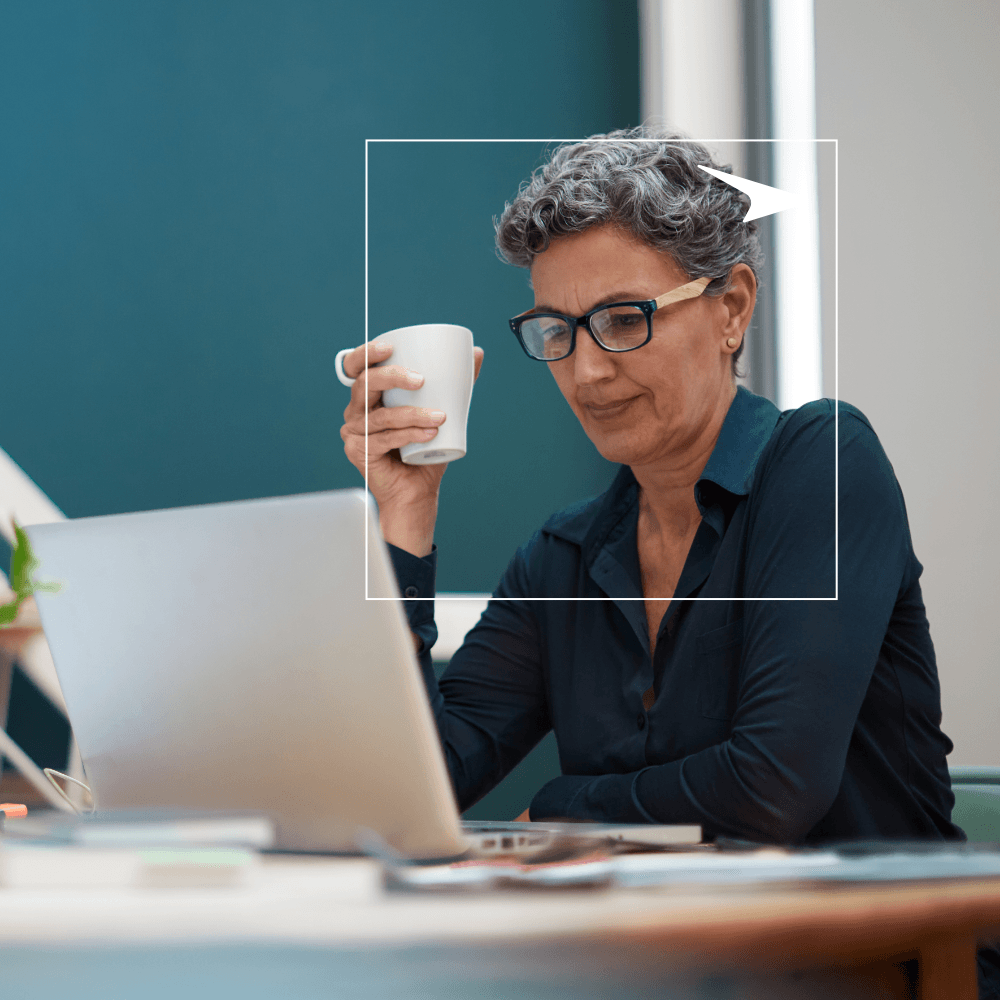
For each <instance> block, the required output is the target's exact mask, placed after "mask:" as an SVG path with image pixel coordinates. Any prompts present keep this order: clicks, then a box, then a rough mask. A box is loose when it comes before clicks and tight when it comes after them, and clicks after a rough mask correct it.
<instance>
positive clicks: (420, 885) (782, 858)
mask: <svg viewBox="0 0 1000 1000" xmlns="http://www.w3.org/2000/svg"><path fill="white" fill-rule="evenodd" d="M837 861H838V857H837V855H836V854H834V853H832V852H829V853H825V852H824V853H818V854H809V855H794V854H791V853H790V852H787V851H781V850H771V849H765V850H760V851H753V852H747V853H743V852H741V853H739V854H735V853H728V852H726V853H722V852H720V853H705V852H697V853H691V854H687V853H681V852H677V853H675V852H669V853H645V854H622V855H608V854H607V853H601V854H599V855H595V854H592V855H588V856H585V857H582V858H575V859H572V860H568V861H555V862H549V863H545V864H516V863H511V862H502V861H465V862H462V861H460V862H456V863H454V864H451V865H431V866H427V867H402V868H401V867H399V866H392V867H391V870H389V872H388V875H389V884H390V885H391V886H395V887H397V888H410V889H485V888H525V887H549V888H570V887H574V886H581V887H582V886H592V887H599V886H612V885H616V886H643V885H661V884H666V883H673V882H758V881H768V880H775V879H787V878H804V877H812V873H813V872H815V871H817V870H821V869H823V868H827V867H829V866H832V865H836V863H837Z"/></svg>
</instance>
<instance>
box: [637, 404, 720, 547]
mask: <svg viewBox="0 0 1000 1000" xmlns="http://www.w3.org/2000/svg"><path fill="white" fill-rule="evenodd" d="M735 396H736V387H735V385H734V386H733V389H732V392H731V393H730V394H728V396H726V397H724V398H723V399H721V400H720V405H719V406H718V407H717V408H716V409H715V410H714V411H713V413H712V414H711V416H710V418H709V419H708V420H707V421H705V423H704V425H703V427H702V428H701V429H700V430H699V432H698V434H697V436H696V437H695V438H694V439H693V441H692V442H691V443H690V444H689V445H688V446H687V447H686V448H685V450H684V452H683V453H681V454H674V455H668V456H666V457H665V458H663V459H661V460H659V461H657V462H652V463H650V464H649V465H642V466H632V474H633V475H634V476H635V479H636V482H637V483H638V484H639V519H640V524H641V526H642V528H643V530H644V533H645V534H646V535H647V537H652V538H658V539H661V540H662V541H664V542H668V541H670V540H675V539H681V538H686V537H687V536H688V535H689V534H690V533H691V532H692V531H693V530H694V528H695V527H696V526H697V524H698V522H699V521H700V520H701V514H700V512H699V510H698V505H697V503H695V499H694V486H695V483H697V482H698V480H699V478H700V477H701V474H702V472H703V471H704V470H705V466H706V465H707V464H708V460H709V458H710V457H711V455H712V450H713V449H714V448H715V444H716V442H717V441H718V439H719V433H720V431H721V430H722V424H723V422H724V421H725V419H726V414H727V413H728V412H729V407H730V405H731V403H732V401H733V399H734V398H735Z"/></svg>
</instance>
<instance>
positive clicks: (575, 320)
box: [507, 278, 712, 363]
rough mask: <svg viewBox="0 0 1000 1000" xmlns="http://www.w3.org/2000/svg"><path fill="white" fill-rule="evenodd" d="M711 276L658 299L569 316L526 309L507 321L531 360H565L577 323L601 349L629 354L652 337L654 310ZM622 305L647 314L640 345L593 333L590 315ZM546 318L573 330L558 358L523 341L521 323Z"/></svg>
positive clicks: (687, 295)
mask: <svg viewBox="0 0 1000 1000" xmlns="http://www.w3.org/2000/svg"><path fill="white" fill-rule="evenodd" d="M711 282H712V279H711V278H697V279H695V280H694V281H689V282H687V284H684V285H681V286H679V287H678V288H674V289H673V290H671V291H669V292H665V293H664V294H663V295H661V296H659V298H655V299H645V300H642V301H636V302H632V301H629V302H609V303H608V304H607V305H603V306H595V307H594V308H593V309H591V310H590V312H588V313H584V314H583V315H582V316H567V315H566V314H565V313H557V312H531V311H528V312H525V313H521V314H520V315H518V316H515V317H514V318H513V319H510V320H508V321H507V322H508V323H509V324H510V328H511V330H512V331H513V333H514V336H515V337H517V342H518V343H519V344H520V345H521V350H523V351H524V353H525V354H527V355H528V357H529V358H531V360H532V361H544V362H546V363H549V362H552V361H562V360H564V359H565V358H568V357H569V356H570V355H571V354H572V353H573V352H574V351H575V350H576V329H577V327H578V326H582V327H583V328H584V329H585V330H586V331H587V333H589V334H590V337H591V339H592V340H593V341H594V343H595V344H597V346H598V347H599V348H600V349H601V350H602V351H607V352H608V353H609V354H627V353H628V352H629V351H637V350H639V348H640V347H645V346H646V345H647V344H648V343H649V342H650V341H651V340H652V339H653V313H655V312H656V310H657V309H662V308H663V307H664V306H667V305H670V304H671V303H673V302H681V301H683V300H684V299H694V298H697V297H698V296H699V295H701V293H702V292H704V291H705V289H706V288H707V287H708V286H709V284H711ZM621 306H633V307H634V308H636V309H640V310H642V313H643V315H644V316H645V317H646V339H645V340H644V341H643V342H642V343H641V344H636V345H635V346H634V347H607V346H605V345H604V344H602V343H601V342H600V340H599V339H598V337H597V334H595V333H594V331H593V328H592V327H591V325H590V320H591V318H592V317H593V316H594V315H595V314H596V313H599V312H601V311H602V310H604V309H617V308H620V307H621ZM543 317H549V318H551V319H561V320H564V321H565V322H566V325H567V326H568V327H569V329H570V334H569V350H568V351H567V352H566V353H565V354H562V355H560V356H559V357H558V358H539V357H538V356H537V355H534V354H532V353H531V351H529V350H528V346H527V344H525V342H524V337H522V336H521V325H522V324H523V323H526V322H527V321H528V320H530V319H541V318H543Z"/></svg>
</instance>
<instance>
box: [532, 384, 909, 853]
mask: <svg viewBox="0 0 1000 1000" xmlns="http://www.w3.org/2000/svg"><path fill="white" fill-rule="evenodd" d="M773 444H774V447H773V448H772V447H768V448H766V449H765V451H764V454H763V455H762V457H761V461H760V463H759V464H758V467H757V470H756V471H755V483H754V486H753V488H752V489H751V494H750V497H749V499H748V503H747V518H748V532H747V549H746V556H745V566H744V573H743V580H744V594H745V596H746V597H750V598H764V600H748V601H745V602H744V618H743V646H742V653H741V662H740V671H739V688H738V693H737V699H736V709H735V712H734V715H733V719H732V725H731V730H730V736H729V738H728V739H727V740H726V741H725V742H724V743H721V744H718V745H716V746H712V747H709V748H707V749H705V750H703V751H701V752H699V753H695V754H692V755H690V756H687V757H684V758H681V759H680V760H676V761H672V762H670V763H667V764H661V765H655V766H651V767H647V768H644V769H642V770H640V771H636V772H633V773H631V774H611V775H602V776H596V777H581V776H562V777H559V778H556V779H554V780H553V781H552V782H549V783H548V784H547V785H546V786H544V787H543V788H542V790H541V791H540V792H539V793H538V795H537V796H536V798H535V799H534V801H533V802H532V805H531V817H532V819H540V818H548V817H565V818H570V819H573V818H581V819H582V818H586V819H595V820H606V821H611V822H623V821H628V822H642V821H647V822H649V821H655V822H658V823H699V824H701V826H702V828H703V830H704V831H705V834H706V836H709V837H711V836H716V835H718V834H720V833H721V834H727V835H730V836H739V837H749V838H752V839H758V840H764V841H770V842H775V841H777V842H795V841H797V840H800V839H801V838H802V837H803V836H804V835H805V834H806V833H807V832H808V831H809V830H810V829H811V828H812V827H813V826H814V825H815V824H816V823H817V822H818V821H819V820H820V819H821V818H822V817H823V816H824V815H825V814H826V813H827V812H828V810H829V809H830V807H831V805H832V804H833V801H834V799H835V797H836V795H837V792H838V789H839V787H840V783H841V780H842V777H843V772H844V766H845V762H846V757H847V750H848V745H849V743H850V740H851V736H852V733H853V731H854V726H855V723H856V721H857V718H858V714H859V711H860V709H861V705H862V702H863V700H864V698H865V694H866V692H867V690H868V686H869V683H870V681H871V678H872V674H873V671H874V668H875V664H876V661H877V658H878V655H879V650H880V648H881V646H882V642H883V640H884V638H885V635H886V630H887V627H888V624H889V619H890V617H891V615H892V611H893V607H894V605H895V602H896V598H897V595H898V594H899V592H900V589H901V587H902V586H903V584H904V582H905V578H906V576H907V574H908V573H909V572H912V570H911V568H910V567H911V566H912V564H913V563H915V560H913V563H911V559H910V557H911V554H912V547H911V543H910V536H909V528H908V525H907V519H906V510H905V507H904V503H903V497H902V493H901V491H900V489H899V485H898V483H897V482H896V478H895V476H894V474H893V471H892V467H891V465H890V464H889V461H888V459H887V458H886V455H885V452H884V451H883V449H882V447H881V445H880V443H879V441H878V438H877V437H876V436H875V433H874V431H873V430H872V429H871V426H870V425H869V424H868V422H867V421H866V420H865V419H864V417H863V416H862V415H861V414H860V413H858V411H856V410H854V409H853V407H847V406H845V405H841V407H840V417H839V484H838V478H837V477H838V471H837V463H836V462H835V455H837V454H838V445H837V431H836V425H835V417H834V410H833V404H832V403H831V402H830V401H829V400H820V401H817V402H816V403H811V404H807V405H806V406H804V407H801V408H800V409H799V410H797V411H796V412H795V413H794V414H792V415H791V416H790V417H789V418H788V419H787V420H786V421H785V422H784V423H783V425H779V428H778V430H777V431H776V439H775V440H774V442H773ZM835 497H839V520H838V516H837V515H838V509H837V505H836V504H835ZM838 526H839V527H838ZM838 532H839V537H838ZM838 552H839V567H838V566H837V559H836V555H837V553H838ZM838 570H839V572H838ZM835 595H836V596H837V599H836V600H830V599H829V598H833V597H834V596H835ZM768 598H771V599H770V600H769V599H768ZM776 598H786V599H785V600H777V599H776ZM787 598H796V599H794V600H788V599H787ZM817 598H824V599H819V600H817Z"/></svg>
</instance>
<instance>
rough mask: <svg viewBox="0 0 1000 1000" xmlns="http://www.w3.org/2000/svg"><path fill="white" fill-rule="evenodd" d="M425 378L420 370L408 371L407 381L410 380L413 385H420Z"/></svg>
mask: <svg viewBox="0 0 1000 1000" xmlns="http://www.w3.org/2000/svg"><path fill="white" fill-rule="evenodd" d="M423 380H424V377H423V375H421V374H419V372H414V371H408V372H407V373H406V381H407V382H409V383H410V384H411V385H420V383H421V382H423Z"/></svg>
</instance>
